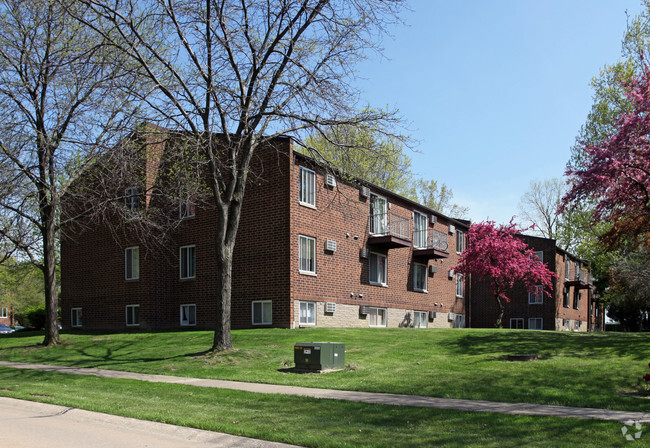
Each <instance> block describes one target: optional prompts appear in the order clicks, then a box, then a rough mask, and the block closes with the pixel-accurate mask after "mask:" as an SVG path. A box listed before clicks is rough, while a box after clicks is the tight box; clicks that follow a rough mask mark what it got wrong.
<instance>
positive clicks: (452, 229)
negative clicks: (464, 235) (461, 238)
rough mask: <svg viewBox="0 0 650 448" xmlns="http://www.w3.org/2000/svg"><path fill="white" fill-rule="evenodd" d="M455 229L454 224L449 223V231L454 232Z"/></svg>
mask: <svg viewBox="0 0 650 448" xmlns="http://www.w3.org/2000/svg"><path fill="white" fill-rule="evenodd" d="M455 231H456V226H455V225H453V224H449V233H454V232H455Z"/></svg>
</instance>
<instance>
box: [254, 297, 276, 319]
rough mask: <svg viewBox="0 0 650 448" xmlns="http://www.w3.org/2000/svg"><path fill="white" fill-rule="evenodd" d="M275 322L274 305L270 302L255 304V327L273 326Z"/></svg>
mask: <svg viewBox="0 0 650 448" xmlns="http://www.w3.org/2000/svg"><path fill="white" fill-rule="evenodd" d="M272 322H273V303H272V302H271V301H270V300H258V301H255V302H253V325H271V323H272Z"/></svg>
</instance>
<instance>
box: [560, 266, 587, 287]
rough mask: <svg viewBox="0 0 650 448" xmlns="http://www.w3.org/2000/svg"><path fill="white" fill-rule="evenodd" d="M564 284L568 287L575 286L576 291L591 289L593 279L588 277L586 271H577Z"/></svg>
mask: <svg viewBox="0 0 650 448" xmlns="http://www.w3.org/2000/svg"><path fill="white" fill-rule="evenodd" d="M564 284H565V285H566V286H574V287H575V288H576V289H588V288H590V287H591V284H592V281H591V277H589V278H588V277H587V274H586V273H585V271H583V270H582V269H577V270H576V272H575V273H574V274H573V275H570V276H569V277H567V279H566V280H565V281H564Z"/></svg>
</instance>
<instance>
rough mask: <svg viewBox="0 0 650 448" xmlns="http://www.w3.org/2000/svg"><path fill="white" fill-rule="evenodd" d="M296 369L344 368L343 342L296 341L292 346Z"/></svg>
mask: <svg viewBox="0 0 650 448" xmlns="http://www.w3.org/2000/svg"><path fill="white" fill-rule="evenodd" d="M293 362H294V363H295V364H296V369H305V370H340V369H343V368H345V344H343V343H341V342H298V343H297V344H296V345H294V346H293Z"/></svg>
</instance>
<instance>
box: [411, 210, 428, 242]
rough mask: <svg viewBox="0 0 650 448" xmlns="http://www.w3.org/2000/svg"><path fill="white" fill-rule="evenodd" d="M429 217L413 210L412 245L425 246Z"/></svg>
mask: <svg viewBox="0 0 650 448" xmlns="http://www.w3.org/2000/svg"><path fill="white" fill-rule="evenodd" d="M428 222H429V219H428V218H427V215H423V214H422V213H420V212H413V246H414V247H417V248H426V247H427V226H428Z"/></svg>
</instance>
